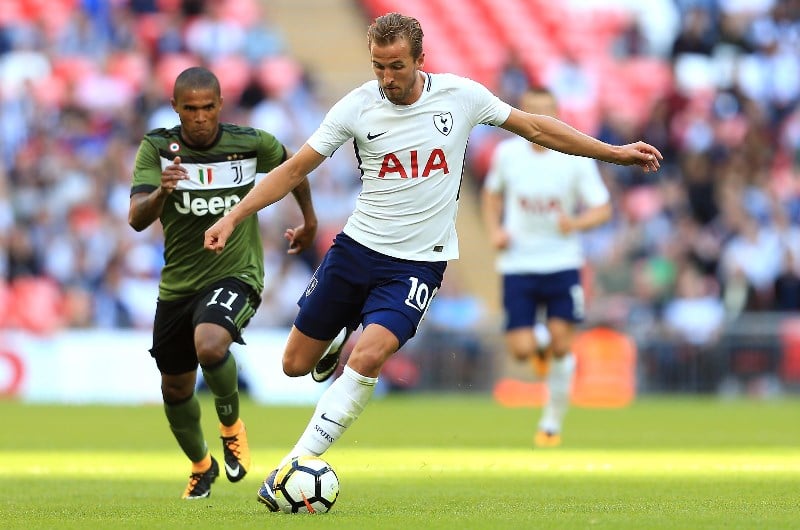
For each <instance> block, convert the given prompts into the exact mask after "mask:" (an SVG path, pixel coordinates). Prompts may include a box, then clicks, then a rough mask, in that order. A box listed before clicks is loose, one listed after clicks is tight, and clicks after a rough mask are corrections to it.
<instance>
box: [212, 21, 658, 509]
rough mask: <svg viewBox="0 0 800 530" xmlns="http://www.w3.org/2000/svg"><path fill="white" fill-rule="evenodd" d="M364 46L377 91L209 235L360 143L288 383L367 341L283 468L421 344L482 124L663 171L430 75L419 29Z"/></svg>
mask: <svg viewBox="0 0 800 530" xmlns="http://www.w3.org/2000/svg"><path fill="white" fill-rule="evenodd" d="M367 44H368V47H369V51H370V55H371V62H372V70H373V72H374V74H375V76H376V77H377V80H373V81H370V82H367V83H365V84H364V85H362V86H360V87H358V88H356V89H355V90H353V91H352V92H350V93H349V94H347V95H346V96H344V97H343V98H342V99H341V100H340V101H338V102H337V103H336V104H335V105H334V106H333V107H332V108H331V110H330V111H329V112H328V114H327V115H326V117H325V118H324V120H323V122H322V124H321V125H320V127H319V128H318V129H317V131H316V132H315V133H314V134H313V135H312V136H311V137H310V138H309V139H308V141H307V142H306V143H305V144H304V145H303V146H302V147H301V148H300V150H299V151H298V152H297V154H296V155H295V156H293V157H292V158H290V159H289V160H287V161H286V162H284V163H283V164H281V165H280V166H279V167H278V168H277V169H275V170H273V171H271V172H270V173H269V174H268V175H267V176H266V177H265V178H264V180H262V181H261V182H260V183H259V184H258V185H257V186H256V187H255V188H254V189H253V190H252V191H251V192H250V193H248V194H247V196H246V197H245V198H244V199H243V200H242V202H240V203H239V204H237V205H236V206H235V207H234V208H233V209H232V210H231V212H230V213H229V214H228V215H226V216H225V217H223V218H222V219H220V220H219V221H217V222H216V223H215V224H214V226H212V227H211V228H209V229H208V230H207V231H206V235H205V247H206V248H207V249H209V250H212V251H215V252H222V251H223V249H224V248H225V247H226V244H227V241H228V238H229V236H230V234H231V232H232V231H233V229H234V227H235V226H236V225H237V224H238V223H239V222H241V220H242V219H245V218H247V217H248V216H250V215H252V214H253V212H256V211H258V210H259V209H260V208H263V207H265V206H267V205H269V204H272V203H274V202H275V201H277V200H279V199H281V197H283V196H284V195H285V194H286V193H287V192H288V191H289V190H291V189H292V188H293V187H294V186H295V185H296V184H297V182H299V181H301V180H302V179H303V178H305V175H307V174H308V173H309V172H311V171H313V170H314V169H315V168H316V167H317V166H319V165H320V164H321V163H322V162H323V160H325V158H326V157H329V156H331V155H332V154H333V152H334V151H335V150H336V149H337V148H338V147H340V146H341V145H342V144H344V143H345V142H347V141H349V140H351V139H352V140H353V147H354V149H355V155H356V160H357V161H358V166H359V169H360V171H361V180H362V190H361V193H360V194H359V196H358V198H357V200H356V207H355V211H354V212H353V214H352V215H351V216H350V218H349V219H348V221H347V223H346V224H345V227H344V229H343V230H342V232H341V233H339V234H338V235H337V236H336V238H335V240H334V243H333V245H332V247H331V248H330V249H329V250H328V252H327V253H326V255H325V257H324V258H323V260H322V263H321V264H320V266H319V268H318V269H317V270H316V271H315V273H314V275H313V276H312V278H311V281H310V283H309V284H308V287H307V288H306V290H305V292H303V293H302V295H301V297H300V300H299V305H300V310H299V313H298V315H297V318H296V320H295V322H294V326H293V327H292V329H291V331H290V333H289V338H288V340H287V344H286V348H285V350H284V354H283V369H284V372H285V373H286V374H287V375H289V376H302V375H305V374H307V373H309V372H311V371H312V370H314V372H315V373H316V374H317V379H322V378H323V377H324V376H325V375H326V373H328V372H329V371H332V370H333V368H335V366H336V362H338V355H339V353H340V352H341V344H343V343H344V339H346V337H347V333H349V332H350V331H351V330H353V329H354V328H356V327H357V326H358V325H361V326H362V333H361V335H360V336H359V339H358V341H357V342H356V343H355V345H354V347H353V350H352V352H351V354H350V356H349V359H348V362H347V365H346V366H345V367H344V371H343V373H342V375H341V376H340V377H338V378H337V379H336V380H335V381H334V382H333V383H332V384H331V385H330V386H329V387H328V388H327V389H326V391H325V392H324V394H323V395H322V396H321V397H320V400H319V402H318V404H317V407H316V410H315V411H314V413H313V415H312V417H311V420H310V422H309V424H308V427H307V428H306V430H305V431H304V432H303V434H302V435H301V437H300V439H299V440H298V442H297V444H296V445H295V447H294V448H293V449H292V450H291V451H290V452H289V453H288V454H287V455H286V457H285V458H284V460H283V462H288V461H289V459H290V458H291V457H294V456H299V455H306V454H308V455H321V454H322V453H324V452H325V451H326V450H327V449H328V448H329V447H330V446H331V444H333V443H334V442H335V441H336V440H337V439H339V437H341V436H342V434H343V433H344V432H345V430H346V429H347V428H348V427H349V426H350V425H351V424H352V423H353V421H354V420H355V419H356V418H357V417H358V416H359V414H361V412H362V411H363V410H364V407H365V406H366V404H367V402H368V401H369V399H370V397H371V396H372V393H373V391H374V389H375V383H376V382H377V380H378V379H377V378H378V374H380V371H381V368H382V367H383V364H384V363H385V362H386V360H387V359H388V358H389V357H390V356H391V355H392V354H393V353H394V352H396V351H397V350H398V349H399V348H400V347H401V346H402V345H403V344H405V342H406V341H408V340H409V339H410V338H411V337H412V336H414V334H415V332H416V330H417V326H418V325H419V323H420V321H421V320H422V318H423V316H424V315H425V311H426V310H427V308H428V305H429V304H430V302H431V300H432V299H433V297H434V295H435V294H436V291H437V289H438V288H439V285H440V284H441V281H442V276H443V274H444V271H445V267H446V266H447V261H448V260H451V259H456V258H457V257H458V241H457V238H456V230H455V218H456V211H457V208H458V191H459V187H460V186H461V178H462V170H463V165H464V155H465V152H466V149H467V140H468V137H469V134H470V131H471V130H472V128H473V127H474V126H475V125H477V124H479V123H485V124H491V125H497V126H500V127H503V128H504V129H507V130H509V131H512V132H514V133H516V134H518V135H520V136H522V137H523V138H525V139H527V140H529V141H532V142H536V143H540V144H542V145H545V146H547V147H549V148H551V149H555V150H558V151H565V152H568V153H572V154H575V155H582V156H587V157H593V158H599V159H602V160H607V161H609V162H616V163H619V164H638V165H640V166H641V167H643V168H644V170H645V171H655V170H657V169H658V167H659V159H660V158H661V154H660V153H659V152H658V150H657V149H655V148H654V147H652V146H650V145H648V144H646V143H643V142H636V143H634V144H629V145H624V146H612V145H608V144H606V143H603V142H601V141H599V140H596V139H594V138H592V137H590V136H587V135H585V134H582V133H580V132H578V131H576V130H575V129H573V128H571V127H569V126H567V125H566V124H564V123H563V122H560V121H558V120H556V119H554V118H551V117H549V116H539V115H534V114H528V113H526V112H522V111H520V110H517V109H514V108H512V107H511V106H510V105H508V104H506V103H504V102H502V101H500V100H499V99H498V98H497V97H496V96H494V95H493V94H492V93H491V92H490V91H489V90H488V89H486V88H485V87H483V86H482V85H480V84H478V83H476V82H473V81H471V80H469V79H465V78H462V77H458V76H455V75H451V74H431V73H428V72H425V71H424V70H423V66H424V63H425V54H424V52H423V50H422V28H421V27H420V24H419V22H418V21H417V20H416V19H414V18H411V17H408V16H404V15H401V14H398V13H389V14H387V15H383V16H381V17H378V18H377V19H376V20H375V21H374V23H373V24H371V25H370V27H369V29H368V31H367ZM340 330H344V331H341V332H340ZM337 334H338V335H337ZM334 338H336V340H335V341H333V342H332V339H334ZM326 348H327V351H326ZM323 354H324V357H322V358H321V356H323ZM273 477H274V471H273V473H270V475H269V476H268V477H267V480H265V481H264V484H263V485H262V488H261V489H260V490H259V495H258V496H259V499H260V500H261V502H263V503H265V504H266V505H267V506H268V507H269V508H270V509H275V507H276V506H275V502H274V498H273V495H272V491H271V488H272V481H273Z"/></svg>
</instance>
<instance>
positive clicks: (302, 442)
mask: <svg viewBox="0 0 800 530" xmlns="http://www.w3.org/2000/svg"><path fill="white" fill-rule="evenodd" d="M377 382H378V378H377V377H366V376H363V375H361V374H359V373H357V372H356V371H355V370H353V369H352V368H350V367H349V366H345V367H344V372H343V373H342V375H341V376H339V378H338V379H336V380H335V381H334V382H333V383H332V384H331V386H329V387H328V389H327V390H326V391H325V392H324V393H323V394H322V396H321V397H320V398H319V401H318V402H317V408H316V410H314V414H313V415H312V416H311V420H310V421H309V422H308V426H307V427H306V430H305V431H304V432H303V435H302V436H300V439H299V440H298V441H297V444H295V446H294V448H292V450H291V451H290V452H289V454H287V455H286V456H285V457H284V459H283V460H282V461H281V464H280V467H283V466H284V465H285V464H287V463H289V461H291V459H292V458H294V457H296V456H302V455H314V456H319V455H321V454H322V453H324V452H325V451H327V450H328V448H329V447H330V446H331V445H333V442H335V441H336V440H338V439H339V438H340V437H341V436H342V434H344V431H346V430H347V428H348V427H350V425H351V424H352V423H353V422H354V421H355V420H356V418H358V416H359V415H360V414H361V412H362V411H363V410H364V407H366V405H367V402H369V400H370V398H371V397H372V394H373V392H374V391H375V384H376V383H377Z"/></svg>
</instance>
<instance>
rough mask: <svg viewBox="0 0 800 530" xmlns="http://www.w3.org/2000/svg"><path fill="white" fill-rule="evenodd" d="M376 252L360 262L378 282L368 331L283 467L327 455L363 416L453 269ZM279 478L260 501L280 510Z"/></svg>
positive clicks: (368, 302)
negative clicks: (388, 365)
mask: <svg viewBox="0 0 800 530" xmlns="http://www.w3.org/2000/svg"><path fill="white" fill-rule="evenodd" d="M374 254H375V253H374V252H371V251H370V252H368V253H365V254H364V255H363V256H362V257H363V258H364V259H363V260H361V261H360V263H361V264H362V265H365V266H366V271H365V272H366V273H367V274H368V276H365V277H366V278H368V280H367V281H368V282H369V285H371V286H372V287H371V289H369V290H368V296H367V297H366V299H365V300H364V302H363V307H362V308H361V314H362V315H363V317H362V318H363V322H362V323H363V326H364V331H363V332H362V333H361V336H360V337H359V339H358V341H357V342H356V344H355V346H354V348H353V351H352V352H351V354H350V357H349V359H348V362H347V366H346V367H345V369H344V372H343V374H342V376H341V377H339V378H338V379H336V380H335V381H334V382H333V383H332V384H331V386H330V387H329V388H328V389H327V390H326V391H325V392H324V393H323V395H322V396H321V397H320V399H319V401H318V402H317V407H316V409H315V411H314V413H313V415H312V417H311V421H309V423H308V426H307V427H306V429H305V431H304V432H303V434H302V435H301V436H300V438H299V440H298V442H297V444H295V446H294V447H293V448H292V450H291V451H290V452H289V453H288V454H287V455H286V456H285V457H284V459H283V460H282V462H281V466H282V465H284V464H286V463H288V462H289V461H290V460H291V459H292V458H294V457H296V456H301V455H316V456H319V455H321V454H323V453H324V452H325V451H327V450H328V448H329V447H330V446H331V445H332V444H333V443H334V442H336V440H338V439H339V438H340V437H341V435H342V434H343V433H344V432H345V431H346V430H347V428H348V427H350V425H352V423H353V422H354V421H355V420H356V419H357V418H358V417H359V415H360V414H361V412H362V411H363V410H364V408H365V407H366V405H367V403H368V402H369V400H370V399H371V397H372V395H373V393H374V390H375V385H376V383H377V381H378V374H379V373H380V371H381V368H382V367H383V365H384V363H385V362H386V360H387V359H389V357H390V356H391V355H392V354H393V353H394V352H396V351H397V350H398V349H399V348H400V347H401V346H402V345H403V344H405V343H406V341H408V340H409V339H410V338H411V337H413V336H414V334H415V333H416V330H417V327H418V326H419V324H420V322H421V321H422V320H423V318H424V316H425V313H426V311H427V309H428V306H429V304H430V302H431V300H432V299H433V296H434V295H435V294H436V291H437V290H438V289H439V286H440V285H441V282H442V278H443V276H444V271H445V268H446V267H447V264H446V262H441V263H416V262H405V261H398V260H393V259H388V258H386V257H385V256H380V255H377V256H376V255H374ZM322 284H327V282H323V281H320V285H322ZM317 289H319V286H318V287H317ZM320 299H322V297H320ZM311 307H313V303H308V302H307V303H305V304H303V305H302V306H301V309H300V313H299V314H298V317H297V320H296V321H295V324H296V328H295V329H293V330H292V333H294V334H300V335H303V334H304V333H303V332H301V331H300V330H299V329H307V328H313V326H315V325H318V320H319V315H317V314H316V313H313V312H311V311H310V308H311ZM279 467H280V466H279ZM274 476H275V472H274V471H273V473H271V474H270V475H269V476H268V477H267V480H266V481H265V482H264V484H263V485H262V487H261V489H260V490H259V493H258V498H259V500H260V501H261V502H262V503H264V504H265V505H267V506H268V507H269V508H270V509H273V510H274V509H276V508H277V505H276V504H275V503H274V499H273V495H272V489H271V488H272V481H273V479H274Z"/></svg>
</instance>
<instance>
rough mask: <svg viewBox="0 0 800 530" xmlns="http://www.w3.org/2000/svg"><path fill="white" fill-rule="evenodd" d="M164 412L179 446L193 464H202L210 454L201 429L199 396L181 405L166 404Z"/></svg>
mask: <svg viewBox="0 0 800 530" xmlns="http://www.w3.org/2000/svg"><path fill="white" fill-rule="evenodd" d="M164 412H165V413H166V415H167V420H168V421H169V428H170V429H171V430H172V434H174V435H175V439H176V440H178V445H180V446H181V449H183V452H184V453H186V456H188V457H189V460H191V461H192V462H200V461H201V460H202V459H203V458H205V456H206V453H207V452H208V446H207V445H206V440H205V438H204V437H203V429H202V427H200V401H198V399H197V396H196V395H195V394H192V397H190V398H189V399H187V400H186V401H181V402H180V403H173V404H170V403H164Z"/></svg>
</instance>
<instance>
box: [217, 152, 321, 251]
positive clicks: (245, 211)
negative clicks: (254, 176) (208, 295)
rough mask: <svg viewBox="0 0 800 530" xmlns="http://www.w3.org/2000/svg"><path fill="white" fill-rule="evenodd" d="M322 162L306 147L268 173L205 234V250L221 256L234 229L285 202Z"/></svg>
mask: <svg viewBox="0 0 800 530" xmlns="http://www.w3.org/2000/svg"><path fill="white" fill-rule="evenodd" d="M323 160H325V157H324V156H322V155H321V154H319V153H317V152H316V151H314V150H313V149H312V148H311V147H309V146H308V144H305V145H303V147H301V148H300V150H299V151H298V152H297V154H295V155H294V156H292V157H291V158H289V159H288V160H286V161H285V162H283V163H282V164H281V165H279V166H278V167H276V168H275V169H273V170H272V171H270V172H269V173H267V175H266V176H265V177H264V178H263V179H262V180H261V182H259V183H258V184H256V186H255V187H254V188H253V189H252V190H250V191H249V192H248V193H247V195H245V196H244V198H243V199H242V200H241V201H240V202H239V203H238V204H237V205H236V206H234V207H233V208H232V209H231V211H230V212H228V214H227V215H225V216H224V217H222V218H220V219H219V220H217V222H216V223H214V224H213V225H211V227H210V228H209V229H208V230H206V233H205V239H204V242H203V246H204V247H205V248H206V249H208V250H213V251H214V252H222V249H224V248H225V243H227V241H228V238H229V237H230V235H231V234H232V233H233V229H234V228H236V226H237V225H238V224H239V223H241V222H242V221H243V220H244V219H246V218H247V217H248V216H250V215H253V214H254V213H256V212H258V211H259V210H261V209H262V208H266V207H267V206H269V205H270V204H273V203H276V202H278V201H279V200H281V199H282V198H284V197H285V196H286V195H288V194H289V192H290V191H292V190H294V189H295V188H296V187H297V186H298V184H300V183H301V182H302V181H303V180H304V179H306V177H307V175H308V174H309V173H311V172H312V171H314V170H315V169H316V168H317V166H319V165H320V164H321V163H322V161H323ZM301 208H302V205H301ZM304 215H305V212H304Z"/></svg>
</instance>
